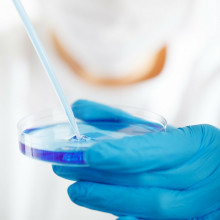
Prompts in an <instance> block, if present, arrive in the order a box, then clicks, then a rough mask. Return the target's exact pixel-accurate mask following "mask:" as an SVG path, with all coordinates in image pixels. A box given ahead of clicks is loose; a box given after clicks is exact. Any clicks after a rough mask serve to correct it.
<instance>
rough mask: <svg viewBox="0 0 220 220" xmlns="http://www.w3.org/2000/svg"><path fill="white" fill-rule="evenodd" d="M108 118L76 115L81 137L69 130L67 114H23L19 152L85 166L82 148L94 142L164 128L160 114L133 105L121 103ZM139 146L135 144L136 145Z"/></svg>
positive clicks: (52, 112) (163, 129)
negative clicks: (83, 118)
mask: <svg viewBox="0 0 220 220" xmlns="http://www.w3.org/2000/svg"><path fill="white" fill-rule="evenodd" d="M116 112H117V114H115V115H114V113H113V116H112V117H111V120H109V119H105V118H100V117H98V118H97V120H96V119H94V120H92V121H83V120H80V119H76V121H77V125H78V128H79V131H80V134H81V135H82V136H81V139H80V140H77V139H76V137H75V136H73V134H72V130H71V128H70V126H69V123H68V120H67V118H66V115H65V114H64V112H62V111H57V110H50V111H43V112H39V113H36V114H32V115H29V116H26V117H25V118H23V119H21V120H20V121H19V123H18V137H19V146H20V150H21V152H22V153H23V154H24V155H26V156H28V157H31V158H34V159H38V160H42V161H45V162H50V163H52V164H58V165H65V166H88V164H87V163H86V161H85V159H84V152H85V151H86V150H87V149H88V148H89V147H91V146H92V145H94V144H96V143H97V142H101V141H105V140H110V139H119V138H123V137H128V136H134V135H147V134H148V133H152V132H164V131H166V126H167V121H166V119H165V118H163V117H162V116H160V115H158V114H155V113H152V112H148V111H145V110H144V109H139V108H133V107H120V110H119V111H116ZM137 147H138V146H137Z"/></svg>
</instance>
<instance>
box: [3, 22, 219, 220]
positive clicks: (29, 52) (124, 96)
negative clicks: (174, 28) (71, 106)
mask: <svg viewBox="0 0 220 220" xmlns="http://www.w3.org/2000/svg"><path fill="white" fill-rule="evenodd" d="M38 32H39V33H41V35H40V37H41V39H43V43H44V45H45V46H46V49H47V51H48V54H49V58H50V59H51V62H52V64H53V66H54V69H55V70H56V72H57V76H58V78H59V80H60V82H61V84H62V86H63V88H64V92H65V94H66V95H67V97H68V100H69V101H70V102H74V101H75V100H77V99H79V98H83V99H90V100H94V101H99V102H103V103H106V104H118V105H129V106H138V107H141V108H145V109H148V110H150V111H153V112H157V113H159V114H161V115H163V116H164V117H165V118H166V119H167V121H168V124H172V125H175V126H185V125H191V124H199V123H209V124H212V125H215V126H218V127H220V42H219V41H218V40H219V39H218V38H217V37H216V38H215V37H203V36H199V35H192V34H191V33H189V32H187V31H186V32H184V33H181V34H179V35H178V36H176V37H175V38H174V39H172V43H170V44H169V45H168V54H167V61H166V65H165V67H164V69H163V71H162V73H161V74H160V75H159V76H157V77H156V78H154V79H151V80H148V81H145V82H141V83H137V84H134V85H129V86H123V87H101V86H96V85H91V84H88V83H87V82H85V81H83V80H82V79H80V78H78V77H77V76H76V75H75V74H74V73H73V72H72V71H71V70H70V69H69V67H68V66H67V65H66V63H65V62H63V61H62V60H61V59H60V57H59V55H58V54H57V53H56V51H55V49H54V47H53V45H52V43H51V40H50V38H49V35H47V32H46V31H45V30H44V28H43V27H42V25H41V26H40V28H39V29H38ZM0 91H1V93H0V97H1V102H0V105H1V107H0V113H1V114H0V129H1V130H0V132H1V136H0V138H1V141H0V179H1V180H0V219H4V220H39V219H40V220H72V219H77V220H80V219H82V220H85V219H92V220H101V219H105V220H112V219H115V216H112V215H110V214H105V213H101V212H96V211H92V210H89V209H85V208H82V207H79V206H76V205H75V204H73V203H72V202H71V201H70V199H69V198H68V195H67V192H66V191H67V187H68V185H70V184H71V183H72V182H71V181H67V180H64V179H61V178H59V177H57V176H56V175H55V174H54V173H53V172H52V169H51V165H50V164H47V163H43V162H40V161H36V160H32V159H29V158H27V157H25V156H23V155H22V154H21V153H20V152H19V149H18V143H17V137H16V132H17V131H16V123H17V121H18V120H19V119H20V118H21V117H23V116H25V115H26V114H29V113H36V112H38V111H40V110H45V109H48V108H54V107H57V106H59V102H58V100H57V98H56V96H55V93H54V91H53V89H52V87H51V85H50V83H49V81H48V79H47V77H46V74H45V72H44V70H43V68H42V66H41V64H40V62H39V60H38V58H37V56H36V54H35V52H34V50H33V48H32V46H31V44H30V42H29V39H28V38H27V36H26V34H25V32H24V30H23V28H18V29H16V30H13V31H11V32H10V33H7V34H5V35H2V36H1V37H0ZM116 199H117V198H116Z"/></svg>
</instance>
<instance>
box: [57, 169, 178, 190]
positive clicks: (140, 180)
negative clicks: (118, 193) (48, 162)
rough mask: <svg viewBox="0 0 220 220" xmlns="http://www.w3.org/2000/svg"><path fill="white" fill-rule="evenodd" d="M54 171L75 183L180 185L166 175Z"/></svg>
mask: <svg viewBox="0 0 220 220" xmlns="http://www.w3.org/2000/svg"><path fill="white" fill-rule="evenodd" d="M53 171H54V172H55V173H56V174H57V175H58V176H60V177H62V178H65V179H68V180H73V181H79V180H80V181H89V182H97V183H104V184H112V185H121V186H133V187H135V186H137V187H151V186H154V187H163V188H172V189H173V188H177V189H178V186H179V185H180V184H181V185H182V183H181V181H180V183H179V184H178V183H177V182H176V181H173V178H170V179H167V178H166V176H165V175H161V176H160V175H158V174H154V173H135V174H133V173H117V172H109V171H104V170H97V169H93V168H88V167H79V168H76V167H65V166H53Z"/></svg>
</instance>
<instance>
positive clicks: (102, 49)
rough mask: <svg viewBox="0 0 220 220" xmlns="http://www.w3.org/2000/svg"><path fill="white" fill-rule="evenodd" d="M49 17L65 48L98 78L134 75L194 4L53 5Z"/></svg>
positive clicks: (100, 1)
mask: <svg viewBox="0 0 220 220" xmlns="http://www.w3.org/2000/svg"><path fill="white" fill-rule="evenodd" d="M44 3H46V4H48V9H49V16H50V20H51V21H52V22H51V23H52V25H53V28H54V31H55V33H56V35H57V37H58V39H59V40H60V41H61V44H62V45H63V46H64V47H65V48H66V49H67V50H68V52H69V53H70V54H71V55H72V56H73V57H74V58H75V59H76V60H77V61H78V62H79V63H80V64H81V65H82V66H83V67H84V68H85V69H87V70H89V71H91V72H94V73H96V74H97V75H98V76H101V77H107V78H117V77H118V78H120V77H123V76H125V75H126V74H130V73H131V72H132V71H135V70H136V69H137V68H138V67H140V66H141V65H143V63H144V62H145V61H146V60H147V59H148V58H149V57H150V56H152V55H153V54H154V53H155V52H156V51H157V50H159V49H160V48H161V47H162V46H164V44H165V43H166V42H167V40H168V38H169V37H170V36H172V35H173V33H174V31H175V29H176V28H177V27H178V26H179V25H180V24H181V22H183V21H184V18H185V16H186V15H187V10H188V6H189V5H190V3H191V0H51V1H45V2H44Z"/></svg>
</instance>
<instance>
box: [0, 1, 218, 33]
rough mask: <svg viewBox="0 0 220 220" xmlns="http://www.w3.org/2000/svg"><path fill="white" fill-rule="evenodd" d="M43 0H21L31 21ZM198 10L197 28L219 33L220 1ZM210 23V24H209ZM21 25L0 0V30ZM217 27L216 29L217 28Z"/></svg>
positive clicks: (205, 3) (8, 4) (204, 4)
mask: <svg viewBox="0 0 220 220" xmlns="http://www.w3.org/2000/svg"><path fill="white" fill-rule="evenodd" d="M42 2H43V1H41V0H22V3H23V4H24V5H25V8H26V10H27V11H28V14H29V16H30V17H31V18H32V21H37V20H38V19H39V18H40V17H41V16H43V10H44V7H42V4H41V3H42ZM199 2H200V3H199V4H200V9H199V8H198V10H200V12H199V13H197V18H196V21H197V22H198V23H199V25H198V23H197V28H199V27H200V28H202V29H203V30H204V31H206V32H207V31H208V32H211V33H212V34H213V33H214V34H215V32H216V31H217V32H218V34H219V28H217V27H219V26H220V13H219V12H220V1H219V0H199ZM210 24H212V25H211V26H210ZM17 25H21V22H20V20H19V19H18V15H17V14H16V12H15V9H14V6H13V4H12V2H11V1H10V0H9V1H6V0H0V32H4V31H7V30H10V29H12V28H13V27H15V26H17ZM217 29H218V30H217Z"/></svg>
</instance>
